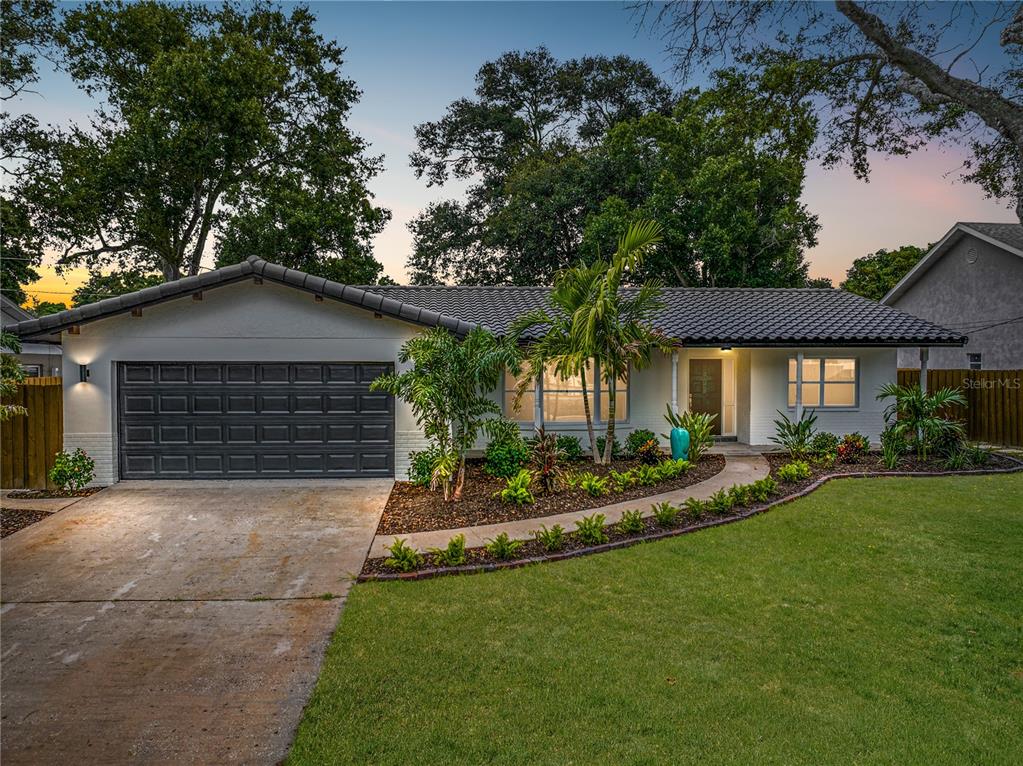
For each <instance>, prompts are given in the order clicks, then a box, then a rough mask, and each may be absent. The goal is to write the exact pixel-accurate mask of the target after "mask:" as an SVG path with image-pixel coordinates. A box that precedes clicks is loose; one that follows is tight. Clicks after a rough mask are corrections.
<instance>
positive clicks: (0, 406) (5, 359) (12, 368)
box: [0, 332, 26, 422]
mask: <svg viewBox="0 0 1023 766" xmlns="http://www.w3.org/2000/svg"><path fill="white" fill-rule="evenodd" d="M0 347H2V348H3V351H4V352H7V351H10V352H11V353H9V354H8V353H3V354H0V398H2V399H7V398H8V397H11V396H14V395H15V394H16V393H18V384H19V383H21V381H23V380H24V379H25V371H24V370H22V369H21V364H20V363H19V362H18V360H17V359H15V358H14V356H13V355H14V354H17V353H18V352H19V351H21V341H20V340H18V338H17V336H16V335H14V334H12V333H9V332H0ZM25 412H26V410H25V408H24V407H22V406H21V405H20V404H8V403H6V402H3V403H0V422H6V421H8V420H10V419H11V418H13V417H14V416H15V415H24V414H25Z"/></svg>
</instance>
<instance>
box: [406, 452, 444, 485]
mask: <svg viewBox="0 0 1023 766" xmlns="http://www.w3.org/2000/svg"><path fill="white" fill-rule="evenodd" d="M439 454H440V450H439V449H438V448H437V447H435V446H434V447H427V448H426V449H424V450H421V451H419V452H410V453H408V459H409V467H408V480H409V481H410V482H412V483H413V484H415V485H417V486H419V487H429V486H430V481H431V480H432V479H433V466H434V464H435V463H436V462H437V456H438V455H439Z"/></svg>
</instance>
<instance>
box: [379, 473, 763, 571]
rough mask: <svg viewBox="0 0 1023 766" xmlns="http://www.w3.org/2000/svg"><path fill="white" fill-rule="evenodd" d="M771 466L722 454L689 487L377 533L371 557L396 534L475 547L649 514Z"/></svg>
mask: <svg viewBox="0 0 1023 766" xmlns="http://www.w3.org/2000/svg"><path fill="white" fill-rule="evenodd" d="M770 470H771V467H770V465H769V464H768V462H767V460H766V459H765V458H764V457H763V455H758V454H748V455H735V454H726V455H725V467H724V468H723V469H722V470H721V472H720V473H718V474H715V475H714V476H711V477H710V478H709V479H706V480H705V481H701V482H700V483H698V484H693V485H692V486H689V487H684V488H682V489H677V490H674V491H673V492H663V493H661V494H659V495H651V496H649V497H638V498H634V499H632V500H626V501H625V502H622V503H614V504H612V505H605V506H603V507H602V508H589V509H587V510H585V511H572V512H570V513H559V514H557V515H555V516H541V517H539V518H533V519H521V520H519V521H504V522H501V523H499V524H484V525H480V526H476V527H461V528H459V529H439V530H436V531H433V532H414V533H412V534H408V535H377V536H376V537H375V538H373V546H372V547H371V548H370V552H369V556H370V558H376V557H379V556H386V555H387V546H388V545H390V544H391V543H392V542H394V538H395V537H400V538H402V539H404V540H406V541H407V542H408V544H409V545H412V546H414V547H416V548H417V549H419V550H420V551H426V550H428V549H430V548H443V547H444V546H445V545H447V544H448V540H450V539H451V538H452V537H454V536H455V535H465V544H466V546H467V547H469V548H477V547H479V546H481V545H486V543H487V541H488V540H492V539H493V538H494V537H495V536H497V535H499V534H500V533H501V532H507V533H508V537H510V538H511V539H513V540H532V539H533V531H534V530H537V529H539V528H540V526H541V525H546V526H548V527H552V526H554V525H555V524H560V525H561V526H562V527H564V528H565V529H566V530H567V531H569V532H571V531H574V530H575V523H576V522H577V521H578V520H579V519H581V518H583V517H584V516H590V515H592V514H594V513H602V514H604V516H606V517H607V523H608V524H613V523H615V522H616V521H618V520H619V519H621V517H622V514H623V513H624V512H625V511H628V510H631V509H633V508H638V509H640V510H642V511H643V515H649V512H650V506H651V505H653V504H654V503H660V502H662V501H665V500H667V501H668V502H669V503H672V504H673V505H681V504H682V503H684V502H685V501H686V500H688V499H689V498H691V497H695V498H699V499H700V500H706V499H707V498H709V497H710V496H711V495H713V494H714V493H715V492H717V491H718V490H720V489H728V488H729V487H731V486H732V485H733V484H749V483H750V482H753V481H756V480H757V479H762V478H763V477H765V476H767V474H768V473H770Z"/></svg>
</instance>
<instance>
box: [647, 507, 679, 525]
mask: <svg viewBox="0 0 1023 766" xmlns="http://www.w3.org/2000/svg"><path fill="white" fill-rule="evenodd" d="M679 513H681V509H680V508H679V507H678V506H675V505H672V504H671V503H669V502H668V501H667V500H664V501H662V502H660V503H655V504H654V505H651V506H650V514H651V515H652V516H653V517H654V521H656V522H657V523H658V524H659V525H660V526H662V527H673V526H675V522H677V521H678V515H679Z"/></svg>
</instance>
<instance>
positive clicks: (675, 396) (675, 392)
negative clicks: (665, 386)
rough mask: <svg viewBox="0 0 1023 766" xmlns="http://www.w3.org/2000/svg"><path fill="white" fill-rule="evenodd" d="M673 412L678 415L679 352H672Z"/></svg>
mask: <svg viewBox="0 0 1023 766" xmlns="http://www.w3.org/2000/svg"><path fill="white" fill-rule="evenodd" d="M671 411H672V412H674V413H675V414H676V415H678V351H672V352H671Z"/></svg>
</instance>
